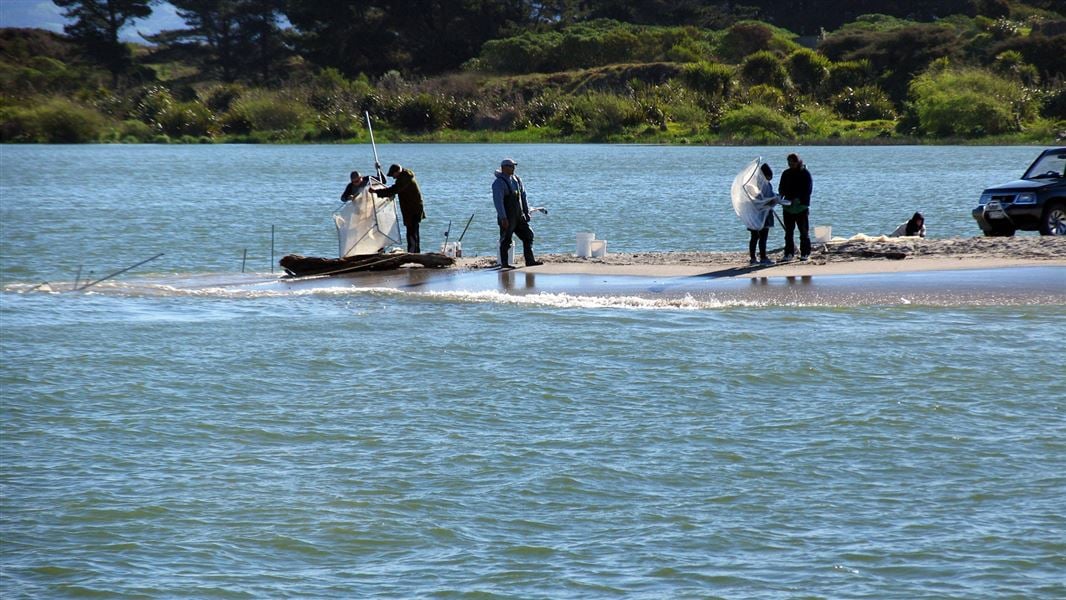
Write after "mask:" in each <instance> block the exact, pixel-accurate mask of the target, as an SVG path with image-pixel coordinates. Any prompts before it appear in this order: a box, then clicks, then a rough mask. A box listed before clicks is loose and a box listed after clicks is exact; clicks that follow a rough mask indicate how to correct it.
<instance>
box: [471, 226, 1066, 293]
mask: <svg viewBox="0 0 1066 600" xmlns="http://www.w3.org/2000/svg"><path fill="white" fill-rule="evenodd" d="M780 257H781V254H780V252H778V253H776V255H775V254H771V258H772V259H779V258H780ZM538 259H540V260H542V261H544V264H543V265H541V266H538V267H529V268H524V269H523V270H528V271H531V272H536V273H558V274H595V275H631V276H649V277H675V276H676V277H686V276H693V275H713V276H719V277H733V278H751V277H778V276H780V277H802V276H807V275H858V274H872V273H904V272H915V271H946V270H956V269H998V268H1008V267H1019V266H1066V237H1050V236H1041V237H1035V236H1025V237H1012V238H989V237H974V238H948V239H921V238H886V237H884V236H879V237H868V236H861V235H859V236H855V237H853V238H848V239H844V238H834V239H833V240H832V241H830V242H829V243H826V244H820V245H816V246H815V247H814V248H813V250H812V252H811V257H810V260H808V261H806V262H801V261H799V260H795V261H790V262H787V263H778V264H774V265H771V266H749V265H748V254H747V252H640V253H625V252H612V253H608V255H607V256H605V257H601V258H578V257H577V256H576V255H573V254H544V255H539V256H538ZM495 265H496V259H495V258H494V257H478V258H462V259H459V266H460V267H465V268H471V269H484V268H491V267H494V266H495ZM517 266H521V263H519V265H517ZM1064 285H1066V282H1064Z"/></svg>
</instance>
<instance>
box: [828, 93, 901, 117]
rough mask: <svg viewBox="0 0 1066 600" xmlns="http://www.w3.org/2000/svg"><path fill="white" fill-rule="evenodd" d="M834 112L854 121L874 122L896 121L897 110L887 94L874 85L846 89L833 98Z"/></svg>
mask: <svg viewBox="0 0 1066 600" xmlns="http://www.w3.org/2000/svg"><path fill="white" fill-rule="evenodd" d="M832 104H833V110H835V111H836V112H837V114H838V115H840V116H842V117H844V118H845V119H851V120H852V121H872V120H875V119H894V118H895V117H896V111H895V108H894V107H893V106H892V101H891V100H889V99H888V96H887V95H885V92H884V91H883V90H882V89H881V88H879V87H877V86H872V85H864V86H859V87H857V88H845V89H844V91H842V92H840V93H838V94H836V95H835V96H833V99H832Z"/></svg>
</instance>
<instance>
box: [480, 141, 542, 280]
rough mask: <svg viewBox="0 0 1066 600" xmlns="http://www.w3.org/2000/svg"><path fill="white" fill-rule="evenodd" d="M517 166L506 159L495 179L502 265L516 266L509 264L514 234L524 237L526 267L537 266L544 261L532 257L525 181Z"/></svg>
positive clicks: (523, 246) (519, 237)
mask: <svg viewBox="0 0 1066 600" xmlns="http://www.w3.org/2000/svg"><path fill="white" fill-rule="evenodd" d="M516 166H518V163H516V162H515V161H514V160H512V159H510V158H505V159H503V160H502V161H501V162H500V170H498V171H496V177H495V179H493V180H492V202H493V204H495V205H496V222H497V223H499V225H500V268H502V269H513V268H514V267H513V266H512V265H510V264H508V262H507V260H508V257H509V256H510V255H511V243H512V239H511V238H512V236H515V235H517V236H518V239H520V240H522V254H523V255H524V256H525V260H526V266H527V267H535V266H537V265H542V264H544V263H542V262H540V261H539V260H537V259H536V258H534V257H533V230H532V229H530V228H529V204H528V203H527V202H526V189H525V187H524V186H523V185H522V180H521V179H519V178H518V175H515V174H514V169H515V167H516Z"/></svg>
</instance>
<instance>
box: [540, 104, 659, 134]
mask: <svg viewBox="0 0 1066 600" xmlns="http://www.w3.org/2000/svg"><path fill="white" fill-rule="evenodd" d="M645 122H647V121H646V116H645V114H644V112H643V110H642V109H641V106H640V105H639V104H637V103H635V102H633V101H632V100H630V99H629V98H624V97H622V96H617V95H615V94H609V93H604V92H589V93H587V94H584V95H581V96H577V97H576V98H574V99H573V100H572V102H571V103H570V104H569V106H567V107H566V109H565V110H564V111H563V112H562V113H561V114H559V115H557V116H556V119H555V120H554V121H553V123H552V125H554V126H556V127H558V128H559V129H560V130H561V131H563V132H564V133H566V134H568V135H569V134H573V133H587V134H589V135H590V136H592V138H593V139H603V138H604V137H606V136H607V135H609V134H611V133H615V132H617V131H618V130H619V129H621V128H624V127H632V126H634V125H639V124H641V123H645Z"/></svg>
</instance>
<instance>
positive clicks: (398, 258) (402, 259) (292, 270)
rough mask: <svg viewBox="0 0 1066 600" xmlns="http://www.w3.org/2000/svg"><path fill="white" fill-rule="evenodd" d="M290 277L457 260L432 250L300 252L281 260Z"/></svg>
mask: <svg viewBox="0 0 1066 600" xmlns="http://www.w3.org/2000/svg"><path fill="white" fill-rule="evenodd" d="M278 264H280V265H281V268H282V269H285V272H286V273H288V276H289V277H308V276H311V275H339V274H341V273H354V272H356V271H389V270H392V269H398V268H400V267H401V266H403V265H407V264H416V265H422V266H423V267H430V268H436V269H439V268H442V267H450V266H452V265H454V264H455V259H454V258H451V257H449V256H445V255H443V254H438V253H435V252H430V253H426V254H410V253H407V252H403V253H395V254H360V255H358V256H347V257H344V258H320V257H317V256H300V255H299V254H289V255H286V256H283V257H282V258H281V260H279V261H278Z"/></svg>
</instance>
